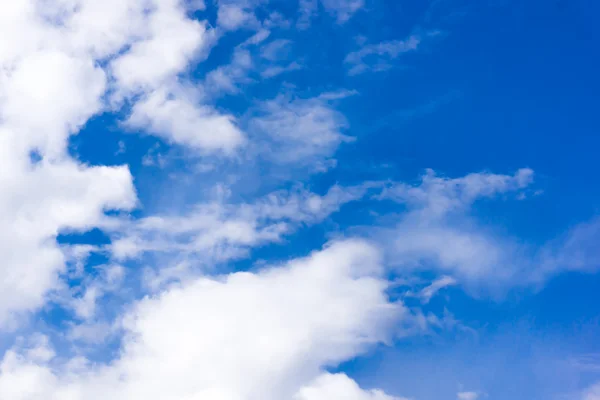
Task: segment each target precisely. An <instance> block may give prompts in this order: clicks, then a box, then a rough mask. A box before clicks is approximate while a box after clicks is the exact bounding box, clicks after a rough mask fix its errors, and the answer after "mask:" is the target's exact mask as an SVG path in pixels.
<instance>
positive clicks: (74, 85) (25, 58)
mask: <svg viewBox="0 0 600 400" xmlns="http://www.w3.org/2000/svg"><path fill="white" fill-rule="evenodd" d="M1 8H2V12H0V37H2V38H5V39H4V40H0V132H1V135H0V137H1V139H0V141H1V146H0V152H1V153H2V160H1V162H0V163H1V165H0V170H1V171H2V172H0V193H2V194H1V195H0V203H1V204H2V213H1V214H2V219H3V221H4V223H3V226H4V228H3V229H2V232H0V235H2V237H3V242H2V243H3V244H2V246H0V253H1V254H2V255H3V257H4V259H5V260H6V261H5V262H4V263H3V265H2V267H1V268H0V269H1V272H2V280H1V281H0V292H1V293H2V294H1V295H0V326H4V325H5V324H6V322H7V321H8V319H9V316H10V315H13V314H14V313H18V312H20V311H25V310H30V309H34V308H37V307H40V306H41V305H42V304H43V303H44V296H45V294H46V293H47V292H48V291H49V290H51V289H53V288H56V287H57V285H58V284H59V280H58V275H59V274H60V273H61V272H63V271H64V268H65V260H66V258H65V257H66V255H65V254H64V253H63V251H62V250H61V248H59V247H58V246H57V244H56V237H57V235H58V234H60V233H62V232H68V231H85V230H89V229H91V228H92V227H94V226H96V225H102V224H104V222H105V219H106V218H105V216H104V212H105V211H107V210H112V209H124V210H128V209H131V208H132V207H134V206H135V205H136V201H137V200H136V196H135V191H134V188H133V184H132V177H131V175H130V173H129V171H128V169H127V168H126V167H103V166H98V167H91V166H87V165H83V164H80V163H78V162H76V161H75V160H73V159H72V157H71V155H70V153H69V151H68V145H69V139H70V137H71V136H72V135H74V134H77V133H78V131H79V130H80V129H81V127H82V126H83V125H84V124H85V123H86V122H87V121H88V120H89V119H90V118H91V117H93V116H95V115H98V114H100V113H102V112H105V111H106V110H116V108H115V107H117V108H118V107H119V105H120V104H122V102H123V101H124V100H126V101H128V102H130V101H133V102H134V105H133V114H132V116H131V117H130V119H129V120H128V121H129V124H130V125H132V126H135V127H136V128H140V129H148V130H149V132H150V133H152V134H156V135H158V136H161V137H163V138H165V139H166V140H167V141H170V142H173V143H177V144H181V145H185V146H190V147H193V148H195V149H200V150H201V151H204V152H209V151H225V152H230V151H232V150H233V149H235V148H237V147H238V146H239V145H241V144H243V142H244V139H243V134H242V133H241V132H240V131H239V129H238V128H236V125H235V122H234V121H233V118H232V117H231V116H228V115H221V114H219V113H217V112H216V111H215V110H214V109H212V108H210V107H209V106H208V105H203V104H202V102H201V101H200V100H199V99H197V98H193V99H191V98H190V96H186V95H184V94H181V93H183V92H184V89H183V88H184V87H185V85H184V84H183V83H181V82H179V83H173V82H178V81H177V76H178V75H179V74H181V73H182V72H184V71H185V70H186V69H187V68H188V67H189V65H190V62H191V61H192V60H194V59H198V58H199V57H202V56H203V54H205V53H206V51H207V50H208V49H209V48H210V46H211V45H212V44H213V43H214V38H215V36H214V34H213V33H212V31H211V30H208V29H207V28H206V26H205V25H204V24H203V23H201V22H198V21H196V20H192V19H190V18H188V16H187V11H188V10H187V8H186V7H184V5H183V4H181V3H180V2H179V1H177V0H163V1H155V0H148V1H141V0H125V1H121V0H118V1H115V0H109V1H104V2H97V1H90V0H50V1H33V0H19V1H13V2H10V3H6V4H3V5H2V7H1ZM6 38H10V40H7V39H6ZM138 98H139V99H140V102H139V103H137V104H136V103H135V101H134V100H135V99H138ZM18 293H20V295H17V294H18Z"/></svg>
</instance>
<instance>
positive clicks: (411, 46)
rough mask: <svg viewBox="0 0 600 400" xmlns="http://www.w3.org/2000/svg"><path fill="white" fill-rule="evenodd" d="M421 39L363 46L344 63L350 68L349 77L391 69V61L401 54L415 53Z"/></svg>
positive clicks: (347, 57) (414, 37)
mask: <svg viewBox="0 0 600 400" xmlns="http://www.w3.org/2000/svg"><path fill="white" fill-rule="evenodd" d="M420 43H421V39H420V38H419V37H418V36H415V35H413V36H410V37H409V38H407V39H406V40H389V41H384V42H381V43H377V44H363V45H362V47H361V48H360V49H359V50H357V51H354V52H352V53H349V54H348V55H347V56H346V58H345V59H344V62H345V63H346V64H348V65H349V66H350V69H349V71H348V74H349V75H358V74H361V73H363V72H366V71H381V70H385V69H388V68H389V64H388V63H389V61H390V60H393V59H396V58H398V56H400V55H401V54H404V53H408V52H411V51H415V50H416V49H417V48H418V47H419V44H420Z"/></svg>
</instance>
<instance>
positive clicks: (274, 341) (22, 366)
mask: <svg viewBox="0 0 600 400" xmlns="http://www.w3.org/2000/svg"><path fill="white" fill-rule="evenodd" d="M383 274H384V268H383V266H382V264H381V257H380V254H379V252H378V251H377V249H376V248H374V247H373V246H371V245H370V244H368V243H365V242H362V241H355V240H349V241H343V242H337V243H333V244H331V245H329V246H328V247H327V248H325V249H324V250H322V251H320V252H316V253H313V254H312V255H310V256H309V257H307V258H304V259H298V260H294V261H291V262H289V263H288V264H286V265H283V266H276V267H275V268H273V267H270V268H265V269H263V270H261V271H259V272H256V273H243V272H240V273H234V274H230V275H226V276H221V277H214V278H198V279H194V280H190V281H187V282H185V283H184V284H182V285H181V286H177V287H172V288H170V289H169V290H166V291H164V292H162V293H161V294H160V295H158V296H156V297H151V298H146V299H143V300H141V301H140V302H138V303H136V304H135V305H134V307H133V308H132V309H131V310H130V311H129V312H128V313H127V314H126V315H125V316H124V317H123V322H122V324H123V328H124V330H125V335H124V338H123V344H122V351H121V354H120V355H119V356H118V358H117V359H116V360H114V361H113V362H111V363H110V364H108V365H93V364H89V363H87V362H86V361H85V360H81V359H80V360H77V359H72V360H70V361H68V362H66V363H64V362H63V363H61V362H60V360H55V355H54V351H53V350H52V349H51V348H50V347H49V345H48V343H47V340H41V341H40V340H37V341H35V342H34V343H25V344H24V345H22V346H20V347H17V348H15V349H13V350H11V351H9V352H8V353H7V354H6V356H5V357H4V360H3V362H2V364H1V365H0V371H1V374H0V397H1V398H10V399H14V400H35V399H41V398H44V399H53V400H67V399H68V400H79V399H105V398H107V397H110V398H111V399H115V400H120V399H123V400H125V399H147V400H153V399H156V400H159V399H160V400H163V399H177V400H179V399H186V400H187V399H204V398H210V399H224V400H225V399H228V400H229V399H274V400H275V399H285V398H287V399H299V400H300V399H301V400H313V399H314V400H320V399H325V398H331V397H334V398H350V399H357V400H362V399H365V400H366V399H377V400H383V399H386V400H388V399H393V397H390V396H387V395H385V394H383V393H382V392H380V391H364V390H362V389H360V388H359V387H358V386H357V385H356V384H355V383H354V382H353V381H352V380H351V379H349V378H348V377H346V376H344V375H340V374H338V375H331V374H329V373H327V372H325V369H326V368H327V367H332V366H335V365H337V364H338V363H340V362H342V361H345V360H347V359H350V358H353V357H355V356H356V355H358V354H360V353H362V352H364V351H365V350H367V349H368V348H369V347H370V346H372V345H374V344H377V343H381V342H385V341H387V340H388V339H389V335H390V329H391V327H392V326H394V325H395V324H396V323H397V322H398V321H399V319H401V318H402V317H403V315H404V314H405V310H404V308H403V306H402V305H401V304H399V303H391V302H390V301H389V300H388V299H387V296H386V294H385V291H386V288H387V285H388V283H387V281H386V280H385V279H383ZM57 362H58V363H57ZM25 383H26V384H25Z"/></svg>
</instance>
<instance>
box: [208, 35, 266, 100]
mask: <svg viewBox="0 0 600 400" xmlns="http://www.w3.org/2000/svg"><path fill="white" fill-rule="evenodd" d="M259 39H260V38H256V39H255V40H257V41H258V43H260V41H259ZM248 43H249V44H254V43H253V42H252V41H250V42H248ZM253 66H254V64H253V61H252V56H251V54H250V51H249V50H248V49H246V48H245V46H242V45H240V46H238V47H236V48H235V49H234V51H233V57H232V59H231V62H230V63H229V64H227V65H222V66H220V67H218V68H216V69H214V70H213V71H211V72H209V73H208V74H207V75H206V79H205V83H204V86H205V90H206V91H207V92H208V93H210V94H213V95H215V96H218V95H220V94H222V93H230V94H233V93H238V92H239V84H241V83H248V82H250V79H249V78H248V73H249V71H250V70H251V69H252V68H253Z"/></svg>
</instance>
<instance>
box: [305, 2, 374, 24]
mask: <svg viewBox="0 0 600 400" xmlns="http://www.w3.org/2000/svg"><path fill="white" fill-rule="evenodd" d="M320 3H321V5H322V6H323V8H324V9H325V11H327V13H329V14H330V15H331V16H333V17H334V18H335V19H336V21H337V23H339V24H343V23H345V22H347V21H348V20H349V19H350V18H351V17H352V15H354V14H355V13H356V12H357V11H358V10H360V9H361V8H363V7H364V5H365V2H364V0H320ZM318 10H319V0H300V2H299V14H300V16H299V18H298V22H297V26H298V28H300V29H306V28H308V27H309V26H310V23H311V19H312V18H313V17H314V16H315V15H316V14H317V12H318Z"/></svg>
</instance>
